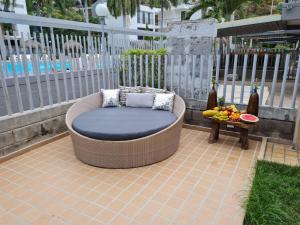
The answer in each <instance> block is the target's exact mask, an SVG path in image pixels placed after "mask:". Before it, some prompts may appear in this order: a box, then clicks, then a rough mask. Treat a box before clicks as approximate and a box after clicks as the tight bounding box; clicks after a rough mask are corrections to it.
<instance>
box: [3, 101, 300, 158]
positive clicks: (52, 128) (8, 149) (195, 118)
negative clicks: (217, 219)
mask: <svg viewBox="0 0 300 225" xmlns="http://www.w3.org/2000/svg"><path fill="white" fill-rule="evenodd" d="M74 102H75V101H74V100H72V101H69V102H65V103H61V104H55V105H52V106H45V107H43V108H39V109H36V110H33V111H26V112H24V113H22V114H14V115H13V116H4V117H0V157H1V156H4V155H7V154H10V153H12V152H15V151H17V150H18V149H20V148H24V147H26V146H28V145H31V144H33V143H36V142H39V141H41V140H44V139H47V138H49V137H52V136H55V135H57V134H59V133H62V132H64V131H66V130H67V127H66V125H65V114H66V112H67V110H68V109H69V107H70V106H71V105H72V104H73V103H74ZM185 102H186V105H187V111H186V114H185V122H186V123H188V124H192V125H200V126H205V127H209V126H210V124H209V122H208V121H207V120H206V119H205V118H203V116H202V113H201V111H203V110H205V107H206V102H205V101H196V100H185ZM238 107H239V108H242V109H243V108H245V106H244V105H239V106H238ZM296 115H297V110H291V109H276V108H270V107H260V115H259V116H260V119H261V120H260V122H259V124H258V126H257V127H256V128H255V129H254V130H253V131H252V132H251V133H252V134H254V135H258V136H266V137H273V138H277V139H285V140H290V141H291V140H292V139H293V136H294V131H295V121H296ZM222 129H224V130H229V131H235V129H232V128H228V127H225V126H223V127H222ZM297 129H298V130H299V129H300V126H298V128H297ZM295 140H296V141H295ZM294 144H295V146H297V147H298V148H300V130H299V132H298V133H297V134H296V133H295V137H294Z"/></svg>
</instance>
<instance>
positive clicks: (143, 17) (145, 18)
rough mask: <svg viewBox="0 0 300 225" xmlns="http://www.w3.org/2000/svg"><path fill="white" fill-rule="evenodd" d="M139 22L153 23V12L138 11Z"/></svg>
mask: <svg viewBox="0 0 300 225" xmlns="http://www.w3.org/2000/svg"><path fill="white" fill-rule="evenodd" d="M137 22H138V23H142V24H153V13H151V12H145V11H138V14H137Z"/></svg>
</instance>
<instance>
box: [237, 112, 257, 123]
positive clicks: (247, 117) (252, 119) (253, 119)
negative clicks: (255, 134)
mask: <svg viewBox="0 0 300 225" xmlns="http://www.w3.org/2000/svg"><path fill="white" fill-rule="evenodd" d="M240 119H241V121H243V122H245V123H257V122H258V121H259V118H258V117H257V116H254V115H252V114H241V115H240Z"/></svg>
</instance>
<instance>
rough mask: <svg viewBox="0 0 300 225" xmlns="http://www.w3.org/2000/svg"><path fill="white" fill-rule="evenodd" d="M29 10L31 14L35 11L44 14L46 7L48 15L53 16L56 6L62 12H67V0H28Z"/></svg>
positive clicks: (40, 14)
mask: <svg viewBox="0 0 300 225" xmlns="http://www.w3.org/2000/svg"><path fill="white" fill-rule="evenodd" d="M26 6H27V11H28V12H29V14H31V13H33V12H35V13H36V14H37V15H39V16H45V15H43V11H42V10H43V9H44V8H45V9H46V16H48V17H52V14H53V9H54V7H57V8H58V9H59V10H60V11H61V12H62V13H64V12H65V8H66V1H65V0H39V1H36V0H26Z"/></svg>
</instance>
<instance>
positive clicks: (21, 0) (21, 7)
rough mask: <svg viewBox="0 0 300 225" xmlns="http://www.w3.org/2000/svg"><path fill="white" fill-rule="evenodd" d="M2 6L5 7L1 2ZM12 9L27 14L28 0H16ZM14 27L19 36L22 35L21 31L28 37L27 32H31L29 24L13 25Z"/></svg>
mask: <svg viewBox="0 0 300 225" xmlns="http://www.w3.org/2000/svg"><path fill="white" fill-rule="evenodd" d="M0 8H1V9H3V5H2V4H0ZM10 11H14V12H15V13H18V14H24V15H27V7H26V0H16V5H15V7H11V8H10ZM13 28H14V29H15V31H16V32H17V36H20V35H21V32H23V33H24V37H27V34H28V33H30V30H29V26H28V25H21V24H16V25H14V26H13Z"/></svg>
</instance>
